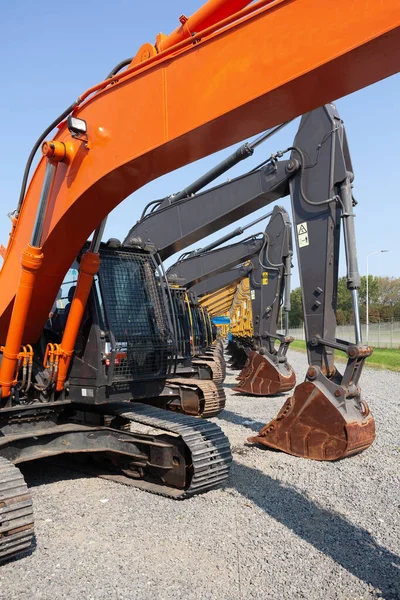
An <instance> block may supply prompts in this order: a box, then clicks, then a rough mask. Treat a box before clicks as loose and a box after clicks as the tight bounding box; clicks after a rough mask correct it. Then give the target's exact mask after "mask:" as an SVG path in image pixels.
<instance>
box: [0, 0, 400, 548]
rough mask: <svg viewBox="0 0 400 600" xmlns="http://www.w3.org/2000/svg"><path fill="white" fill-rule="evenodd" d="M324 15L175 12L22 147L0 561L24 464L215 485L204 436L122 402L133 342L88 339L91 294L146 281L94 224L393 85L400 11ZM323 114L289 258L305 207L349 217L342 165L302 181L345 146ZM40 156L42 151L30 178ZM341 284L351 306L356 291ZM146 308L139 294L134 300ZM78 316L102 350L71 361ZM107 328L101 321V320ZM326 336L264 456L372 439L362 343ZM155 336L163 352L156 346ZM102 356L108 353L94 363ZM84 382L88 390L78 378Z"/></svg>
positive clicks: (5, 333)
mask: <svg viewBox="0 0 400 600" xmlns="http://www.w3.org/2000/svg"><path fill="white" fill-rule="evenodd" d="M330 4H332V10H329V11H327V10H322V9H321V3H320V2H319V0H296V1H293V0H259V1H257V2H254V3H251V2H250V1H249V0H210V1H209V2H206V4H205V5H204V6H203V7H202V8H201V9H200V10H199V11H198V12H196V13H195V14H194V15H192V16H191V17H189V18H186V17H185V16H182V17H180V26H179V27H178V28H177V30H176V31H175V32H173V33H172V34H171V35H169V36H164V35H162V34H159V35H158V36H157V38H156V43H155V44H150V43H147V44H144V45H143V46H142V47H141V48H140V49H139V51H138V52H137V54H136V55H135V57H134V58H130V59H128V60H126V61H123V62H121V63H120V64H119V65H117V66H116V67H115V68H114V69H113V70H112V71H111V72H110V73H109V75H108V76H107V77H106V79H105V80H104V81H101V82H100V83H98V84H97V85H95V86H93V87H92V88H90V89H88V90H87V91H86V92H84V93H83V94H82V95H81V96H79V98H78V99H77V100H75V101H74V102H73V103H72V104H70V105H69V106H68V107H67V108H66V109H65V111H63V113H62V114H61V115H60V116H59V117H58V118H57V119H55V120H54V121H53V122H52V123H51V124H50V125H49V126H48V127H47V129H46V130H45V131H44V132H43V134H42V135H41V136H40V137H39V139H38V140H37V142H36V143H35V145H34V147H33V149H32V152H31V154H30V156H29V158H28V162H27V165H26V168H25V172H24V175H23V180H22V186H21V192H20V196H19V201H18V203H17V207H16V209H15V211H14V213H13V215H12V229H11V234H10V238H9V241H8V245H7V248H5V249H4V252H3V258H4V263H3V266H2V270H1V273H0V289H1V295H0V344H1V358H2V360H1V367H0V402H1V404H0V428H1V433H2V436H1V439H0V462H1V465H0V467H1V470H0V471H1V503H2V508H1V511H2V512H1V515H2V520H1V526H0V527H1V529H0V557H1V558H3V559H4V558H9V557H10V556H16V555H18V554H20V553H21V552H23V551H24V550H25V549H26V548H27V547H29V545H30V544H31V541H32V537H33V516H32V501H31V498H30V494H29V491H28V489H27V488H26V485H25V483H24V480H23V477H22V475H21V474H20V472H19V470H18V468H17V466H16V465H18V464H19V463H21V462H23V461H25V460H33V459H36V458H42V457H43V456H49V455H52V454H62V453H66V452H67V453H73V452H88V453H93V454H100V456H101V457H102V458H103V460H105V457H108V459H109V462H110V464H111V465H114V466H116V467H117V468H118V469H119V472H120V473H121V474H124V475H125V476H126V478H127V479H129V480H130V481H131V482H132V481H133V482H135V483H136V484H137V482H139V484H140V485H141V486H142V487H143V488H144V489H148V490H149V491H157V492H161V493H165V494H167V495H169V496H171V497H181V498H182V497H185V496H190V495H192V494H193V493H196V492H200V491H205V490H207V489H210V488H212V487H215V486H218V485H220V483H221V482H222V481H224V480H225V479H226V477H227V473H228V470H229V462H230V460H231V458H230V452H229V444H228V443H227V440H226V438H225V437H224V436H223V434H222V432H221V431H220V430H219V428H218V427H217V426H216V425H214V424H212V423H209V422H207V421H205V420H199V419H197V418H195V417H188V416H186V415H176V414H173V413H169V412H168V411H165V410H162V409H159V408H156V407H153V406H148V405H145V404H143V403H140V402H132V400H134V398H132V397H130V396H129V391H128V392H124V390H125V388H124V385H125V380H122V381H120V380H118V381H115V379H114V378H113V377H114V375H115V373H116V371H118V361H120V360H124V358H122V359H121V357H120V356H119V354H123V355H124V354H125V357H126V352H127V351H128V352H129V348H128V350H126V349H124V350H121V347H120V346H118V343H119V342H118V343H117V342H116V343H115V344H114V341H113V335H112V334H113V331H112V327H111V329H110V330H107V327H105V329H103V328H102V327H101V323H102V307H101V303H99V302H98V303H97V304H96V303H93V302H92V301H91V300H90V294H91V291H92V290H93V283H94V282H95V285H100V287H102V288H103V293H104V294H105V296H106V297H107V298H108V299H109V306H110V305H111V306H114V308H115V307H116V308H118V306H119V305H118V304H117V305H113V298H114V294H115V291H116V289H119V290H121V289H124V290H128V292H129V290H130V288H131V286H133V285H134V284H135V282H136V281H137V279H136V276H135V273H140V278H141V280H144V279H146V278H147V277H148V276H150V273H151V272H152V273H153V275H154V272H153V270H152V267H151V268H149V266H148V265H149V260H150V259H149V258H143V260H142V259H137V258H135V259H134V260H133V259H132V266H131V271H130V274H129V275H128V276H127V275H126V271H125V270H121V269H120V268H119V266H118V265H119V257H120V254H121V253H124V252H125V250H124V249H120V248H113V247H112V245H107V244H105V245H104V244H102V243H101V238H102V233H103V231H104V225H105V219H106V217H107V215H108V214H109V213H110V211H111V210H112V209H113V208H114V207H115V206H117V205H118V204H119V203H120V202H122V200H124V199H125V198H126V197H127V196H128V195H129V194H131V193H132V192H134V191H135V190H137V189H138V188H140V187H141V186H143V185H144V184H145V183H147V182H149V181H151V180H152V179H155V178H157V177H159V176H161V175H163V174H165V173H168V172H170V171H172V170H174V169H176V168H178V167H181V166H183V165H185V164H187V163H189V162H191V161H194V160H197V159H199V158H202V157H203V156H206V155H208V154H211V153H213V152H216V151H218V150H220V149H222V148H225V147H227V146H229V145H231V144H234V143H236V142H238V141H240V140H243V139H245V138H247V137H249V136H252V135H255V134H257V133H259V132H260V131H263V130H265V129H267V128H270V127H273V126H276V125H279V124H281V123H284V122H286V121H288V120H290V119H292V118H294V117H296V116H298V115H301V114H305V113H307V112H308V111H310V110H312V109H315V108H317V107H318V106H322V105H324V104H325V103H327V102H330V101H331V99H332V98H338V97H341V96H344V95H346V94H349V93H351V92H353V91H355V90H357V89H360V88H362V87H364V86H367V85H370V84H372V83H374V82H376V81H378V80H380V79H383V78H385V77H388V76H390V75H392V74H393V73H396V72H397V71H398V68H399V64H400V7H399V4H398V1H397V0H387V1H386V2H385V3H366V2H365V0H354V1H353V2H351V3H349V2H348V1H347V0H332V2H330ZM329 118H330V117H329ZM331 118H332V135H330V136H329V137H328V140H322V141H321V144H322V146H321V150H320V152H318V153H317V155H314V156H310V157H308V156H302V155H297V154H296V155H295V156H294V157H293V161H297V162H296V163H295V162H293V165H294V166H295V167H296V168H297V169H298V176H297V177H294V179H293V180H292V182H291V185H292V186H293V187H294V188H296V190H297V192H295V193H298V194H300V196H302V197H303V196H304V201H305V200H307V202H311V204H307V202H306V203H305V206H304V211H303V214H301V215H300V214H299V215H297V217H296V227H299V225H301V224H302V223H303V224H304V223H308V230H307V231H308V243H307V244H306V245H305V244H304V239H305V238H304V237H302V238H301V237H299V238H298V246H300V254H301V253H303V252H304V253H312V252H313V244H314V240H317V239H318V235H319V234H318V226H319V225H321V220H320V219H318V218H315V219H314V218H313V217H314V216H316V215H314V211H316V212H317V213H318V210H319V208H320V206H319V205H318V206H317V205H316V204H314V202H315V196H318V197H319V198H320V197H321V195H322V196H323V203H324V204H323V209H324V210H325V220H324V219H322V221H323V222H324V223H325V224H327V226H328V227H329V228H331V227H332V228H334V227H339V220H338V219H339V217H340V215H339V213H340V210H339V209H340V207H341V206H343V207H344V209H345V210H343V215H342V216H343V217H344V218H343V221H344V223H347V229H346V231H349V229H351V224H352V222H353V213H352V202H351V192H350V186H351V180H352V173H350V170H351V169H348V167H350V164H349V163H348V162H346V164H343V165H342V166H343V168H342V170H341V179H340V180H338V179H336V178H335V179H333V180H332V181H331V184H332V186H331V189H329V190H327V189H325V190H323V191H322V190H319V191H318V193H317V191H316V190H315V189H313V186H312V181H311V180H310V177H309V176H310V175H311V171H312V167H313V161H315V160H317V161H318V159H319V156H320V155H321V156H322V155H324V156H325V150H326V149H327V148H328V147H329V148H330V147H331V144H338V148H342V150H343V144H344V146H345V138H344V130H343V128H342V127H341V122H340V119H338V118H337V116H335V115H333V116H332V115H331ZM55 128H57V130H56V133H55V134H53V131H54V129H55ZM39 149H41V152H42V157H41V160H40V161H39V164H38V166H37V168H36V170H35V172H34V173H33V175H32V177H31V179H30V181H29V177H30V172H31V167H32V163H33V160H34V157H35V155H36V152H37V151H38V150H39ZM344 149H345V150H346V148H344ZM293 152H294V153H295V150H293ZM344 153H345V155H346V152H344ZM299 219H300V222H299ZM309 219H310V220H309ZM314 226H315V228H316V229H315V228H314ZM92 232H94V234H93V238H92V241H91V243H90V245H89V246H88V247H87V246H85V242H86V240H87V239H88V238H89V236H90V234H91V233H92ZM329 239H330V240H331V238H329ZM299 240H300V241H299ZM143 252H144V253H146V249H143ZM327 252H333V253H335V252H336V248H332V247H331V246H329V248H327ZM139 254H140V252H139ZM100 259H102V260H103V261H104V265H107V267H106V268H105V271H104V273H108V274H109V275H110V273H111V274H113V276H115V277H118V278H119V279H118V286H119V287H118V288H113V287H112V283H110V279H109V278H108V277H103V282H102V281H101V279H102V275H101V272H100V271H99V267H100ZM76 260H78V263H79V275H78V279H77V282H76V285H75V286H74V288H75V289H74V290H73V291H72V292H71V301H70V307H69V310H68V313H67V315H66V316H67V318H66V322H65V324H64V325H63V332H62V337H61V339H60V341H59V342H58V341H54V339H50V340H49V339H48V338H46V334H45V330H46V324H47V322H48V319H49V314H50V313H51V312H52V306H53V303H54V301H55V299H56V297H57V294H58V292H59V289H60V286H61V285H62V282H63V280H64V277H65V275H66V274H67V273H68V270H69V269H70V267H71V265H73V264H74V261H76ZM146 265H147V266H146ZM353 266H354V265H353ZM97 273H99V275H98V279H95V278H96V274H97ZM351 275H352V273H350V282H352V283H351V287H352V289H353V297H354V299H355V300H356V297H357V285H358V282H357V278H356V277H355V278H353V279H352V278H351ZM157 286H159V284H157ZM157 286H156V287H157ZM333 291H334V290H333V289H332V288H329V287H327V288H326V289H325V288H324V289H315V291H314V296H313V298H312V302H313V304H312V306H309V305H310V298H309V297H307V298H303V302H304V304H305V306H306V308H305V310H306V311H311V312H312V313H313V314H315V315H316V322H317V321H318V319H319V316H318V307H319V306H321V305H322V304H324V305H328V304H329V302H330V303H331V305H332V293H333ZM315 294H316V295H315ZM138 297H139V296H138ZM147 303H148V296H147V295H144V296H143V298H142V302H141V304H140V306H141V307H142V308H143V307H147ZM89 304H90V305H91V308H92V309H93V311H94V312H92V313H91V314H92V315H93V314H95V315H97V317H98V319H97V321H96V323H97V324H96V327H97V333H96V340H97V341H96V344H98V350H97V353H95V354H94V355H93V356H92V357H91V358H90V360H89V362H86V359H84V358H82V357H84V356H85V348H83V349H82V348H81V350H79V351H77V350H76V345H77V341H78V338H80V337H83V339H85V334H84V332H83V331H82V326H83V328H84V326H85V320H86V315H85V311H86V308H87V307H88V306H89ZM356 306H357V305H356V304H355V307H356ZM124 307H125V304H124ZM116 308H115V310H116ZM124 310H125V308H124ZM332 311H333V309H332ZM149 315H151V323H152V326H153V327H154V328H156V327H160V326H161V321H160V320H159V315H158V314H157V310H156V309H155V308H154V310H153V311H152V312H150V311H149V312H148V314H147V317H148V318H150V317H149ZM97 317H96V318H97ZM125 317H126V319H125ZM135 317H136V314H135V312H132V311H131V310H130V308H129V307H128V306H127V307H126V315H125V314H124V319H125V323H126V326H125V323H124V322H121V321H119V322H118V321H117V325H116V327H115V328H114V329H116V330H117V331H118V335H119V336H120V337H121V338H123V337H124V336H126V335H127V333H126V331H125V330H126V329H129V330H130V331H131V333H132V336H133V338H134V337H135V335H136V334H135V331H134V323H135ZM115 319H116V317H115V314H114V315H113V314H111V316H110V315H109V318H107V316H106V317H105V319H104V320H105V325H107V323H108V325H110V324H111V325H112V323H113V322H114V321H115ZM318 322H319V321H318ZM82 324H83V325H82ZM319 324H320V322H319ZM90 327H91V325H90ZM318 327H319V326H318ZM91 331H92V330H91V329H90V328H89V335H91V333H90V332H91ZM107 335H109V339H107ZM139 337H141V336H139ZM333 337H334V336H332V331H326V330H325V328H324V327H322V330H321V332H320V333H316V334H315V335H310V332H308V339H309V360H310V368H309V370H308V373H307V378H306V381H305V382H304V383H302V384H300V385H299V386H298V387H297V388H296V390H295V393H294V396H293V398H292V399H291V401H290V402H289V403H288V404H286V405H285V407H284V409H283V411H281V413H280V415H279V416H278V419H277V420H276V421H275V422H274V423H272V424H270V425H269V426H268V428H267V430H266V431H264V432H262V434H261V436H260V439H261V438H262V441H263V442H264V443H266V444H267V445H269V446H272V447H278V448H281V449H284V450H285V451H287V452H291V453H293V454H297V455H300V456H308V457H310V458H316V459H329V460H332V459H335V458H340V457H341V456H346V455H348V454H352V453H354V452H358V451H361V450H362V449H364V448H366V447H368V446H369V445H370V444H371V443H372V441H373V439H374V421H373V418H372V416H371V415H370V414H369V410H368V407H367V405H366V403H365V402H363V401H362V400H361V399H360V390H359V388H358V379H359V374H360V371H361V367H362V364H363V362H364V360H365V358H366V357H367V356H368V355H369V354H370V353H371V349H370V348H368V347H365V346H363V345H362V344H361V339H360V337H359V336H358V338H357V343H356V344H353V345H346V344H344V343H342V342H337V341H336V340H333V339H332V338H333ZM86 339H88V338H87V337H86ZM142 342H143V340H139V341H137V343H142ZM144 342H145V340H144ZM165 342H166V344H167V346H168V343H169V341H168V338H166V340H165ZM135 343H136V342H135ZM83 344H84V342H83ZM107 344H108V345H109V346H108V347H110V348H111V351H110V352H109V353H108V352H106V354H104V353H103V352H102V350H101V348H103V349H104V348H105V347H106V346H107ZM335 348H339V349H341V350H343V351H345V352H346V353H347V355H348V357H349V364H348V366H347V367H346V370H345V373H344V375H343V377H342V376H341V375H340V373H339V371H338V370H337V369H336V368H335V366H334V354H333V350H334V349H335ZM120 350H121V351H120ZM107 360H108V361H109V363H107ZM128 366H129V368H131V369H133V367H135V368H136V365H128ZM73 369H78V370H79V373H80V379H81V380H83V381H82V382H81V384H80V385H78V384H76V385H75V386H73V385H72V384H71V381H70V379H71V377H70V374H71V372H72V370H73ZM97 377H98V380H97V381H98V385H97V384H96V385H86V384H85V382H84V380H85V378H87V379H88V380H89V381H93V379H96V378H97ZM77 379H79V378H77ZM114 384H116V385H115V386H114ZM118 393H121V397H120V399H118ZM124 394H125V395H124ZM121 398H122V399H121ZM313 409H315V410H313ZM310 415H312V417H313V418H312V422H313V424H311V422H310V418H309V417H310ZM139 425H144V426H145V427H144V429H145V431H143V430H140V427H139ZM149 430H151V431H150V433H149Z"/></svg>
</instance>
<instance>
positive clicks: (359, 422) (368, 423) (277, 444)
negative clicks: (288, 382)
mask: <svg viewBox="0 0 400 600" xmlns="http://www.w3.org/2000/svg"><path fill="white" fill-rule="evenodd" d="M374 439H375V422H374V419H373V417H372V415H371V414H370V412H369V408H368V406H367V404H366V402H365V401H361V402H360V401H357V400H356V399H355V398H347V399H343V397H342V398H339V399H338V400H336V399H335V397H334V395H333V394H331V393H330V392H329V391H328V389H327V388H326V387H325V386H323V385H320V384H319V385H318V384H317V383H314V382H311V381H305V382H304V383H301V384H300V385H298V386H297V388H296V390H295V392H294V395H293V396H292V397H291V398H289V399H288V400H287V401H286V402H285V404H284V405H283V407H282V408H281V410H280V411H279V413H278V416H277V417H276V418H275V419H273V420H272V421H270V422H269V423H267V425H265V426H264V427H263V428H262V429H261V431H260V432H259V434H258V435H256V436H254V437H251V438H248V441H249V442H254V443H257V444H263V445H264V446H268V447H269V448H275V449H277V450H282V451H283V452H286V453H288V454H293V455H294V456H300V457H303V458H310V459H313V460H338V459H339V458H344V457H346V456H351V455H352V454H357V453H359V452H362V451H363V450H365V449H366V448H368V447H369V446H370V445H371V444H372V442H373V441H374Z"/></svg>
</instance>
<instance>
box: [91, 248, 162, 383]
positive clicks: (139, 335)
mask: <svg viewBox="0 0 400 600" xmlns="http://www.w3.org/2000/svg"><path fill="white" fill-rule="evenodd" d="M100 254H101V267H100V271H99V283H100V290H101V295H102V298H103V306H104V313H105V317H106V321H107V328H108V332H109V336H110V339H111V343H112V346H113V349H112V357H113V364H112V365H111V368H113V373H112V383H113V384H118V383H124V382H128V381H140V380H149V379H157V378H160V377H164V376H165V375H166V374H167V371H168V368H169V365H170V361H169V358H170V354H171V350H172V342H171V332H170V328H169V321H168V317H167V313H166V307H165V302H164V297H163V292H162V289H161V284H160V282H159V281H158V279H157V277H156V276H155V269H156V265H155V263H154V261H153V259H152V257H151V256H150V255H147V254H141V253H138V252H135V251H132V252H129V251H127V250H114V249H101V251H100Z"/></svg>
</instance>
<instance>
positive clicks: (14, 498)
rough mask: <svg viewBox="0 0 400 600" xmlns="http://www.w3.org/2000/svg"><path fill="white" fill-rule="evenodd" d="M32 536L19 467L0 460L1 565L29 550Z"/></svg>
mask: <svg viewBox="0 0 400 600" xmlns="http://www.w3.org/2000/svg"><path fill="white" fill-rule="evenodd" d="M33 536H34V531H33V508H32V498H31V495H30V493H29V490H28V486H27V485H26V483H25V480H24V478H23V476H22V473H21V471H20V470H19V469H18V467H16V466H14V465H13V464H12V463H11V462H10V461H8V460H7V459H5V458H2V457H0V563H2V562H3V561H4V560H8V559H10V558H13V557H14V556H18V555H19V554H21V553H22V552H25V551H26V550H28V548H29V547H30V546H31V544H32V540H33Z"/></svg>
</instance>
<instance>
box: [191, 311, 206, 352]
mask: <svg viewBox="0 0 400 600" xmlns="http://www.w3.org/2000/svg"><path fill="white" fill-rule="evenodd" d="M190 309H191V312H192V321H193V340H194V352H195V354H200V352H201V349H202V347H203V346H204V342H203V337H204V336H203V331H202V327H201V321H200V314H199V309H198V306H197V305H196V304H195V302H194V301H193V300H191V302H190Z"/></svg>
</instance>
